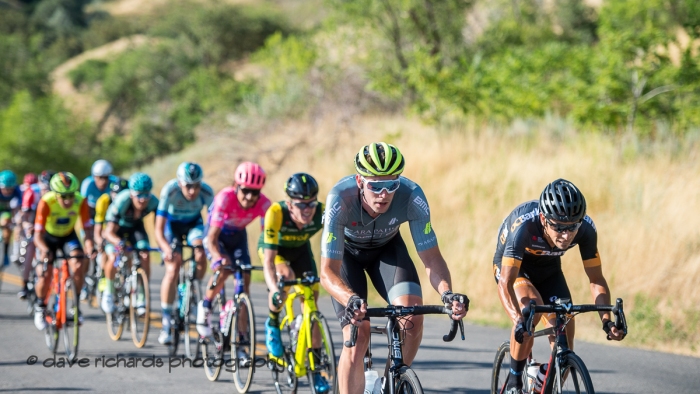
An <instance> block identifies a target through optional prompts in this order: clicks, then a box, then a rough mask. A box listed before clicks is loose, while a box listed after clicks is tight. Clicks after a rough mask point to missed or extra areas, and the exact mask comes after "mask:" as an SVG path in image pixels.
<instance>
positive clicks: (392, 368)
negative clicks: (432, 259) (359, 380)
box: [345, 305, 468, 394]
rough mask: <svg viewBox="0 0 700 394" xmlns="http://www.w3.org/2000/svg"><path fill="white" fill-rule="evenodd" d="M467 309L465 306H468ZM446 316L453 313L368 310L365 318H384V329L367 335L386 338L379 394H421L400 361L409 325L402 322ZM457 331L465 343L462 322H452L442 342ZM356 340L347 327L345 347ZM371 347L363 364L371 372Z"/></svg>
mask: <svg viewBox="0 0 700 394" xmlns="http://www.w3.org/2000/svg"><path fill="white" fill-rule="evenodd" d="M467 307H468V305H467ZM432 314H446V315H450V316H452V309H451V308H449V307H446V306H444V305H416V306H397V305H389V306H387V307H386V308H367V313H365V316H366V317H387V318H388V319H389V320H388V321H387V323H386V325H385V326H383V327H382V326H374V327H370V333H372V334H383V335H386V339H387V344H388V349H389V356H388V363H387V366H386V368H385V370H384V376H383V378H382V380H381V382H380V385H381V392H382V393H384V394H422V393H423V387H422V386H421V384H420V381H419V380H418V375H416V373H415V372H414V371H413V370H412V369H411V367H409V366H408V365H406V364H405V363H404V361H403V337H404V332H405V330H406V329H410V326H409V327H406V325H407V324H409V325H410V324H411V323H410V322H408V321H407V320H405V319H402V318H403V317H405V316H408V315H432ZM457 327H459V330H460V334H461V337H462V340H464V322H463V321H462V320H452V321H451V327H450V332H449V333H448V334H447V335H444V336H443V337H442V340H443V341H445V342H451V341H452V340H453V339H454V338H455V336H456V335H457ZM356 340H357V326H354V325H353V326H351V327H350V339H349V340H348V341H345V346H346V347H353V346H355V342H356ZM371 348H372V343H371V339H370V344H369V346H368V347H367V353H366V354H365V358H364V364H365V371H369V370H371V368H372V352H371Z"/></svg>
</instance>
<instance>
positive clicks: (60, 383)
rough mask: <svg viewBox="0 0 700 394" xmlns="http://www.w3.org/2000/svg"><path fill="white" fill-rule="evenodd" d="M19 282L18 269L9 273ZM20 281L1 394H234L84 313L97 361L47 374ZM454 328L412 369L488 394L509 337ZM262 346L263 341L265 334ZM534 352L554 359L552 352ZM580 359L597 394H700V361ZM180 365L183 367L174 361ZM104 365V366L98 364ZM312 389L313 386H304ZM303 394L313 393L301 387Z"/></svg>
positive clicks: (3, 303)
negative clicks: (113, 360)
mask: <svg viewBox="0 0 700 394" xmlns="http://www.w3.org/2000/svg"><path fill="white" fill-rule="evenodd" d="M7 271H8V273H9V274H16V273H17V271H16V269H15V268H14V267H9V268H8V269H7ZM153 274H154V280H153V282H152V285H151V294H152V297H153V298H152V302H153V305H156V306H157V305H159V304H160V303H159V300H158V296H157V295H158V294H159V289H160V278H162V275H163V270H162V268H161V267H154V268H153ZM17 280H18V278H17V277H16V276H14V275H6V276H5V279H4V280H3V283H2V288H1V290H0V337H1V338H2V342H1V343H2V348H1V349H2V351H0V392H13V393H14V392H57V393H58V392H62V393H64V392H100V393H120V394H123V393H124V392H132V391H136V392H149V393H172V392H195V390H202V389H205V390H207V391H208V392H212V393H214V392H222V393H224V392H225V393H231V392H235V387H234V386H233V382H232V380H231V378H230V377H229V376H228V374H227V373H222V376H221V377H220V380H219V381H218V382H214V383H211V382H209V381H208V380H207V379H206V377H205V376H204V371H203V370H202V369H201V368H189V367H181V366H180V367H178V366H177V365H176V364H173V365H174V366H173V368H169V364H170V360H169V359H168V357H167V351H166V349H165V348H164V347H163V346H160V345H159V344H158V343H157V336H158V331H159V330H158V329H152V330H151V331H150V333H149V338H148V342H147V344H146V346H145V347H144V348H142V349H136V348H135V347H134V345H133V343H132V342H131V339H130V337H129V335H130V334H129V333H128V332H125V335H124V338H122V339H121V340H120V341H118V342H113V341H111V340H110V339H109V337H108V336H107V332H106V331H107V330H106V325H105V322H104V317H103V315H102V314H101V313H100V312H99V311H97V310H94V309H90V308H89V307H87V306H83V311H84V314H85V318H86V323H85V324H84V325H83V328H82V330H81V340H80V356H81V357H88V358H90V360H91V362H90V366H89V367H85V368H80V367H78V366H73V367H72V368H70V367H68V366H66V367H64V368H56V367H48V368H47V367H44V366H43V365H42V364H43V363H44V362H45V361H46V359H47V358H50V356H51V355H50V354H49V351H48V349H47V348H46V346H45V345H44V341H43V335H42V334H41V333H40V332H38V331H37V330H36V329H35V328H34V324H33V322H32V319H31V318H30V317H29V316H28V315H27V314H26V312H25V304H23V303H20V302H19V301H18V300H17V299H16V297H15V294H16V292H17V291H18V290H19V287H18V286H17V284H16V283H17ZM264 297H265V291H264V289H263V287H262V286H260V285H254V287H253V304H254V305H255V306H256V307H257V308H258V309H257V319H256V324H257V328H258V333H261V332H262V328H263V319H264V315H265V314H264V311H263V307H262V305H265V300H264ZM319 304H320V308H321V310H322V311H323V313H324V314H325V315H326V316H333V313H332V307H331V305H330V301H329V299H327V298H325V299H322V300H321V302H320V303H319ZM330 323H331V327H332V329H333V330H334V332H333V337H334V339H335V342H336V354H340V351H341V347H340V342H341V341H340V333H339V330H338V329H337V324H335V322H334V321H331V322H330ZM447 328H448V323H447V320H446V317H445V318H426V328H425V330H424V331H425V337H424V340H423V345H422V346H421V351H420V353H419V355H418V359H417V360H416V362H415V363H414V364H413V368H414V369H415V370H416V372H417V374H418V376H419V377H420V379H421V382H422V384H423V387H424V389H425V391H426V392H427V393H453V394H461V393H472V394H487V393H489V374H490V371H491V364H492V361H493V357H494V353H495V351H496V348H497V347H498V345H499V344H500V342H501V341H502V340H503V339H504V338H507V336H508V332H507V331H506V330H502V329H494V328H486V327H479V326H472V325H469V324H467V325H466V333H467V340H466V341H464V342H462V341H458V342H454V343H452V344H445V343H443V342H442V339H441V337H442V335H443V334H444V333H445V332H446V330H447ZM373 339H374V341H373V354H374V355H375V365H383V363H384V361H383V360H382V359H381V357H379V356H380V355H383V354H385V352H386V348H385V346H386V345H385V344H384V343H383V342H381V339H382V338H381V337H379V336H375V337H374V338H373ZM258 341H263V334H258ZM539 345H541V346H540V347H539V348H538V349H537V350H536V352H535V354H536V355H538V354H539V355H541V357H540V358H545V357H547V354H548V352H547V345H546V344H545V343H539ZM576 351H577V353H578V354H579V355H580V356H581V357H582V358H583V360H584V361H586V364H587V365H588V366H589V369H590V370H591V373H592V376H593V382H594V383H595V387H596V389H597V390H596V391H597V393H599V394H607V393H694V394H697V393H700V359H698V358H692V357H683V356H676V355H670V354H665V353H658V352H650V351H642V350H635V349H627V348H619V347H615V348H613V347H608V346H603V345H596V344H590V343H585V342H581V341H578V342H577V347H576ZM32 355H35V356H37V357H38V362H37V364H36V365H33V366H29V365H27V358H29V357H30V356H32ZM117 355H119V356H121V357H155V358H160V359H162V360H163V363H164V365H163V366H162V367H161V368H143V367H140V368H131V369H129V368H125V367H124V366H123V364H122V365H121V366H119V367H116V368H105V367H102V366H101V365H100V366H98V367H95V363H94V361H95V359H101V358H102V356H105V357H107V358H109V357H117ZM59 356H60V355H59ZM173 363H177V362H176V361H173ZM98 364H99V362H98ZM303 383H304V384H306V382H303ZM272 391H273V388H272V380H271V377H270V373H269V371H268V370H267V369H266V368H261V369H259V370H258V371H257V373H256V375H255V379H254V385H253V387H252V389H251V392H252V393H269V392H272ZM299 392H300V393H303V392H308V391H307V388H306V387H302V388H301V389H300V391H299Z"/></svg>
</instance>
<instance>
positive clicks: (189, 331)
mask: <svg viewBox="0 0 700 394" xmlns="http://www.w3.org/2000/svg"><path fill="white" fill-rule="evenodd" d="M176 246H177V245H176V244H175V243H173V244H172V245H170V247H171V248H172V250H175V248H176ZM197 248H199V249H203V246H201V245H197V246H190V245H187V244H184V245H182V249H183V250H182V251H183V252H184V251H185V249H190V251H191V252H192V253H191V254H190V257H189V258H187V259H185V260H183V261H182V264H181V265H180V273H179V275H178V282H177V292H176V294H175V297H176V298H175V305H176V306H177V311H175V313H172V314H171V316H170V337H171V338H172V341H171V342H170V343H169V344H168V354H169V355H170V356H175V355H177V347H178V345H179V343H180V333H182V338H183V339H184V343H185V356H186V357H187V358H189V359H192V360H194V359H196V358H197V356H198V355H199V345H198V338H199V336H198V335H197V325H196V322H197V303H198V302H199V300H200V299H201V298H202V288H201V284H200V281H199V279H197V276H196V271H197V262H196V261H195V260H194V250H195V249H197ZM183 256H184V253H183ZM163 263H164V262H163Z"/></svg>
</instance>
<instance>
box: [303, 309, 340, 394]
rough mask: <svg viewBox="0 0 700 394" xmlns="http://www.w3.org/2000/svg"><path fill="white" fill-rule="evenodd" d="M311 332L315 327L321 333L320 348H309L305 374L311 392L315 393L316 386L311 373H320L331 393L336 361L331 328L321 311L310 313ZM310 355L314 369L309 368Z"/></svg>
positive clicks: (333, 386)
mask: <svg viewBox="0 0 700 394" xmlns="http://www.w3.org/2000/svg"><path fill="white" fill-rule="evenodd" d="M310 326H311V332H312V333H313V332H314V330H315V329H316V328H318V330H319V331H320V334H321V348H320V349H319V350H318V351H314V350H313V349H309V353H308V358H307V363H308V364H307V368H306V375H307V377H308V378H309V386H311V393H312V394H316V387H315V386H314V378H313V375H314V374H315V373H320V374H321V377H323V378H324V379H325V380H326V381H327V382H328V386H329V387H331V391H330V392H331V393H335V386H336V381H335V379H336V362H335V350H334V349H333V338H331V330H330V327H328V322H327V321H326V318H325V317H324V316H323V315H322V314H321V312H314V313H312V314H311V324H310ZM311 357H313V359H314V364H315V365H314V367H315V369H314V370H313V371H312V370H311Z"/></svg>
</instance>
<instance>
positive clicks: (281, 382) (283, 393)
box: [268, 321, 299, 394]
mask: <svg viewBox="0 0 700 394" xmlns="http://www.w3.org/2000/svg"><path fill="white" fill-rule="evenodd" d="M290 324H292V322H291V321H288V322H286V323H285V324H284V326H282V327H280V331H281V333H280V336H281V338H282V346H283V347H284V354H283V355H282V357H281V358H280V361H279V362H276V361H269V362H268V367H269V368H270V370H271V371H272V381H273V382H274V386H275V391H276V392H277V394H296V392H297V388H298V386H299V378H298V377H297V375H296V372H295V369H296V368H295V363H296V361H295V359H294V350H292V334H291V326H290ZM282 360H284V361H283V362H284V364H285V365H282Z"/></svg>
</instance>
